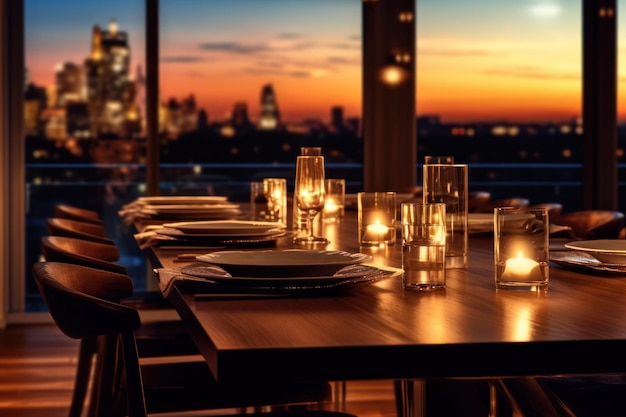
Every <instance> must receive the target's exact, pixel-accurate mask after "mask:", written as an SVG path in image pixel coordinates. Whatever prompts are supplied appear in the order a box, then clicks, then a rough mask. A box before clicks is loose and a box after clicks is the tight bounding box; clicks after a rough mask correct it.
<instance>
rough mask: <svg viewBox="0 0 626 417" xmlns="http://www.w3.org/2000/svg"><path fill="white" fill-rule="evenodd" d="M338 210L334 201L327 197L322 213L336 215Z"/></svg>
mask: <svg viewBox="0 0 626 417" xmlns="http://www.w3.org/2000/svg"><path fill="white" fill-rule="evenodd" d="M338 211H339V206H338V205H337V204H336V203H335V201H334V200H333V199H332V198H331V197H329V198H327V199H326V203H325V204H324V213H326V214H330V215H336V214H337V212H338Z"/></svg>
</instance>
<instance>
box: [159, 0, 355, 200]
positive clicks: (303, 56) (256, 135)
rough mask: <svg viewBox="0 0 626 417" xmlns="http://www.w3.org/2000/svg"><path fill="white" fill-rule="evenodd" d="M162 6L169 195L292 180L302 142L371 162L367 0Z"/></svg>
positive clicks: (339, 158) (339, 157) (345, 159)
mask: <svg viewBox="0 0 626 417" xmlns="http://www.w3.org/2000/svg"><path fill="white" fill-rule="evenodd" d="M160 7H161V10H160V12H161V13H160V15H161V22H160V26H161V31H160V34H159V43H160V51H159V54H160V68H159V74H160V90H161V97H162V109H161V113H162V115H163V118H162V122H163V126H162V137H161V150H162V155H161V161H162V162H163V164H162V165H161V168H162V169H161V179H162V187H163V189H164V192H165V193H178V194H180V193H189V192H192V193H201V194H203V193H207V192H209V193H215V194H228V195H229V197H230V198H232V199H234V200H242V199H247V198H248V196H249V192H248V184H249V181H251V180H259V179H261V178H263V177H269V176H281V177H285V176H287V177H288V179H289V183H290V189H291V186H292V185H291V184H292V177H293V164H294V161H295V156H296V155H297V154H299V153H300V147H302V146H321V147H322V148H323V154H324V155H325V156H326V159H327V163H328V164H329V166H331V165H332V164H334V163H360V162H361V152H362V151H361V150H362V142H361V140H360V118H361V88H362V87H361V2H360V1H359V0H340V1H337V0H321V1H318V0H316V1H302V0H288V1H285V0H266V1H262V2H260V1H256V0H237V1H236V2H223V1H218V0H207V1H202V2H197V1H179V0H162V1H161V2H160ZM249 164H257V165H252V166H250V165H249ZM258 164H267V166H266V167H265V168H259V165H258ZM235 167H237V168H236V169H234V168H235ZM237 171H239V173H238V172H237ZM353 171H355V172H358V175H356V176H355V178H354V183H353V184H351V185H352V188H354V189H356V188H357V187H359V183H360V181H361V174H360V172H359V171H360V167H358V168H357V169H355V170H353ZM190 187H194V188H195V189H190Z"/></svg>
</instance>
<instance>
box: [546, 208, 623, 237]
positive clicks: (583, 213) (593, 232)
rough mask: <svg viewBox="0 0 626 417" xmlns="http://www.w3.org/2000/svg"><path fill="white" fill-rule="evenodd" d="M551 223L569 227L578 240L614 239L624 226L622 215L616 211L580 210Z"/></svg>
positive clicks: (563, 215)
mask: <svg viewBox="0 0 626 417" xmlns="http://www.w3.org/2000/svg"><path fill="white" fill-rule="evenodd" d="M553 223H554V224H558V225H561V226H569V227H571V228H572V230H573V231H574V234H575V235H576V237H577V238H579V239H616V238H617V237H618V236H619V234H620V230H621V229H622V226H624V213H622V212H621V211H616V210H580V211H574V212H571V213H565V214H561V215H560V216H559V217H558V218H556V219H554V221H553Z"/></svg>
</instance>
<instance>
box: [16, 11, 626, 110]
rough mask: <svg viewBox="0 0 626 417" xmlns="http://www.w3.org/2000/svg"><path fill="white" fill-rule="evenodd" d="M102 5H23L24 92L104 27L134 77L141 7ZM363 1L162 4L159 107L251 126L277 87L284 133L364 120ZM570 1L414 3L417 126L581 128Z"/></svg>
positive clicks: (47, 80)
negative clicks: (175, 103)
mask: <svg viewBox="0 0 626 417" xmlns="http://www.w3.org/2000/svg"><path fill="white" fill-rule="evenodd" d="M50 3H53V4H50ZM84 3H89V4H84ZM100 3H101V2H82V3H81V2H77V1H75V0H63V1H61V0H57V1H54V2H49V1H43V0H26V35H25V36H26V65H27V67H28V70H29V75H30V77H31V79H32V81H33V82H35V83H37V84H40V85H49V84H51V82H52V80H53V76H54V71H53V67H54V65H56V64H59V63H62V62H64V61H73V62H77V63H79V62H81V61H80V59H82V57H84V55H85V53H86V51H88V48H89V42H90V33H91V28H92V27H93V26H94V25H100V26H106V25H107V24H108V22H109V20H110V19H115V20H116V21H117V22H118V24H119V26H120V30H125V31H127V32H128V33H129V41H130V45H131V57H132V64H131V67H132V68H136V67H137V65H139V64H142V59H141V57H142V56H143V53H144V49H143V43H144V33H143V7H144V2H143V1H121V0H113V1H109V2H106V3H105V4H100ZM102 3H104V2H102ZM235 3H236V4H237V7H234V6H233V4H235ZM360 3H361V2H360V1H357V0H340V1H337V0H317V1H311V2H309V1H302V0H297V1H293V0H292V1H284V0H280V1H278V0H264V1H263V2H259V1H258V0H237V1H236V2H233V1H230V2H227V3H226V2H217V1H212V0H211V1H202V2H199V1H197V0H195V1H190V0H176V1H173V0H162V1H161V32H160V35H159V36H160V43H161V50H160V54H161V65H160V78H161V83H160V84H161V85H160V94H161V101H163V102H164V101H166V100H168V99H169V98H176V99H181V98H183V97H187V96H188V95H189V94H193V95H194V96H195V97H196V100H197V102H198V107H199V108H202V109H205V110H206V111H207V112H208V114H209V118H210V119H211V120H223V119H224V118H226V116H227V115H229V114H230V112H231V111H232V108H233V105H234V103H235V102H241V101H243V102H246V103H247V105H248V109H249V113H250V115H251V118H253V119H257V117H258V115H259V114H260V110H259V106H260V94H259V90H260V86H262V85H265V84H272V85H273V86H274V89H275V91H276V96H277V100H278V106H279V107H280V109H281V112H282V114H283V116H284V120H285V121H298V120H302V119H306V118H318V119H321V120H328V119H329V109H330V108H331V107H332V106H336V105H340V106H342V107H343V108H344V111H345V115H346V117H360V113H361V76H360V70H361V64H360V56H361V51H360V48H361V40H360V38H361V33H360V32H361V22H360V20H361V13H360V11H361V10H360V7H361V6H360ZM468 3H469V4H468ZM569 3H571V2H559V1H555V0H542V1H523V2H508V1H507V2H493V1H486V0H482V1H476V2H463V1H458V0H443V1H442V0H438V1H436V2H435V1H428V0H422V1H420V3H419V13H418V19H417V28H418V45H417V54H418V58H417V60H418V62H417V71H418V79H417V90H418V92H417V100H416V102H417V113H418V115H420V114H422V115H424V114H438V115H440V116H441V118H442V120H443V121H446V122H454V121H457V122H470V121H474V122H477V121H494V120H509V121H512V122H523V121H539V122H541V121H555V122H558V121H563V120H570V119H572V118H573V117H578V116H579V115H580V113H581V85H580V84H581V82H580V74H581V68H580V67H581V64H580V63H581V52H580V49H581V47H580V36H581V35H580V34H581V27H580V21H581V19H580V10H579V9H580V4H573V5H572V4H569ZM303 17H305V18H303ZM322 23H323V24H322ZM59 45H63V46H64V47H67V49H63V48H61V47H59ZM53 63H54V64H53ZM142 66H143V65H142ZM620 81H622V77H620ZM623 101H624V100H619V103H620V106H619V107H620V108H621V109H624V110H622V113H623V112H624V111H626V103H625V104H624V105H621V103H622V102H623ZM620 118H621V119H623V117H620Z"/></svg>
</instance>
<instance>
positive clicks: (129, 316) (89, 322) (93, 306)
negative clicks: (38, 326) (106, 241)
mask: <svg viewBox="0 0 626 417" xmlns="http://www.w3.org/2000/svg"><path fill="white" fill-rule="evenodd" d="M33 276H34V278H35V282H36V283H37V287H38V288H39V291H40V292H41V295H42V297H43V299H44V302H45V303H46V306H47V307H48V310H49V311H50V314H51V315H52V318H53V319H54V321H55V323H56V324H57V326H58V327H59V328H60V329H61V331H62V332H63V333H65V334H66V335H67V336H68V337H71V338H73V339H82V338H85V337H93V336H100V335H105V334H112V333H120V332H122V331H126V330H132V331H134V330H136V329H138V328H139V326H140V320H139V314H138V313H137V311H136V310H135V309H134V308H130V307H127V306H123V305H121V304H119V301H120V300H121V299H123V298H127V297H130V296H131V295H132V293H133V283H132V280H131V278H130V277H129V276H128V275H125V274H119V273H115V272H109V271H104V270H102V269H98V268H91V267H87V266H83V265H77V264H71V263H62V262H38V263H35V264H34V265H33Z"/></svg>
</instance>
